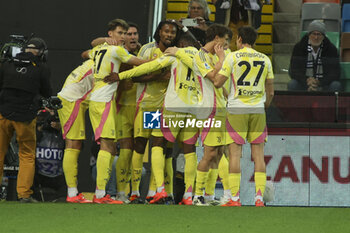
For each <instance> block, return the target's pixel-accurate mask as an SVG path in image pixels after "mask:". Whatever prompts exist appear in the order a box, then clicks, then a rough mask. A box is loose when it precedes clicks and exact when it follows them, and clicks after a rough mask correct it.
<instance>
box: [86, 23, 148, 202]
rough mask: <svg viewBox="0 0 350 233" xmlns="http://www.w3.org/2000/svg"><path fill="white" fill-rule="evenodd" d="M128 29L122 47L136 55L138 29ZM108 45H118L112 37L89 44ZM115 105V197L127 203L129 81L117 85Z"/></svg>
mask: <svg viewBox="0 0 350 233" xmlns="http://www.w3.org/2000/svg"><path fill="white" fill-rule="evenodd" d="M128 24H129V29H128V31H127V32H126V35H125V43H124V47H125V48H126V50H128V52H129V53H131V54H133V55H137V53H138V51H139V49H140V47H141V45H140V43H139V28H138V26H137V25H136V24H135V23H131V22H128ZM105 42H106V43H108V44H109V45H118V42H117V41H116V40H115V39H113V38H112V37H99V38H97V39H95V40H93V41H92V42H91V45H92V46H93V47H95V46H97V45H100V44H103V43H105ZM132 67H133V66H131V65H128V64H126V63H123V64H121V66H120V72H121V71H124V70H128V69H131V68H132ZM116 104H117V138H118V143H119V144H120V153H119V157H118V160H117V163H116V178H117V196H116V200H119V201H123V202H124V203H128V202H129V199H128V198H127V192H128V191H129V187H128V185H129V183H130V177H131V157H132V151H133V144H134V137H133V135H134V118H135V111H136V84H135V83H133V81H131V80H123V81H121V82H120V83H119V86H118V89H117V96H116Z"/></svg>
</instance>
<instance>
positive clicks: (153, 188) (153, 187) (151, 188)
mask: <svg viewBox="0 0 350 233" xmlns="http://www.w3.org/2000/svg"><path fill="white" fill-rule="evenodd" d="M156 191H157V185H156V179H154V173H153V170H152V171H151V176H150V178H149V185H148V193H149V194H150V193H152V195H151V196H154V194H155V193H156ZM147 196H148V194H147Z"/></svg>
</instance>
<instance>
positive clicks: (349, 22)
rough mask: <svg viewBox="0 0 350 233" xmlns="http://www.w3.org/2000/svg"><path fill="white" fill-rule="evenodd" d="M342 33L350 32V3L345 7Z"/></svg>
mask: <svg viewBox="0 0 350 233" xmlns="http://www.w3.org/2000/svg"><path fill="white" fill-rule="evenodd" d="M342 32H350V3H347V4H344V5H343V14H342Z"/></svg>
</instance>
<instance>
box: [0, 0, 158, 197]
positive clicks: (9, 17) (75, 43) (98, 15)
mask: <svg viewBox="0 0 350 233" xmlns="http://www.w3.org/2000/svg"><path fill="white" fill-rule="evenodd" d="M151 5H152V4H151V3H150V1H146V0H128V1H108V0H100V1H98V2H97V1H92V0H84V1H83V0H76V1H67V0H62V1H44V0H31V1H26V0H11V1H3V2H2V4H1V9H2V11H1V16H0V25H2V26H1V30H0V45H2V44H4V43H6V42H9V40H10V39H9V35H11V34H21V35H25V36H29V35H30V34H31V33H35V36H37V37H41V38H43V39H44V40H45V41H46V42H47V44H48V48H49V61H48V63H49V66H50V68H51V79H52V85H53V90H54V94H56V93H57V92H58V91H59V90H60V89H61V87H62V85H63V83H64V81H65V79H66V77H67V76H68V74H69V73H70V72H71V71H72V70H73V69H74V68H76V67H77V66H78V65H80V64H81V63H82V59H81V57H80V54H81V52H83V51H84V50H86V49H89V48H90V47H91V45H90V42H91V41H92V40H93V39H94V38H96V37H100V36H107V23H108V21H110V20H112V19H115V18H122V19H125V20H126V21H132V22H134V23H136V24H138V25H139V27H140V42H141V43H146V42H147V41H146V40H147V33H148V31H149V30H148V28H149V26H148V24H149V11H150V7H151ZM89 127H90V126H88V129H87V139H88V140H87V141H86V142H85V145H84V149H83V151H82V153H81V155H80V159H79V190H80V191H92V190H94V183H93V182H92V179H91V178H90V177H91V175H90V168H89V159H90V145H91V143H90V138H91V135H92V132H91V127H90V128H89Z"/></svg>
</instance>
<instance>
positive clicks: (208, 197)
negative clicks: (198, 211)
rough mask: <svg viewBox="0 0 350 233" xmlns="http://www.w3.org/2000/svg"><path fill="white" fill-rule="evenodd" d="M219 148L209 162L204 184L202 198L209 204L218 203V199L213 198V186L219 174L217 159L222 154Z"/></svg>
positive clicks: (218, 159)
mask: <svg viewBox="0 0 350 233" xmlns="http://www.w3.org/2000/svg"><path fill="white" fill-rule="evenodd" d="M221 148H222V147H221ZM221 148H219V149H218V155H217V156H216V157H215V158H214V159H213V161H212V162H211V164H210V168H209V173H208V179H207V181H206V185H205V195H204V200H205V202H206V203H208V204H209V205H214V206H215V205H218V204H220V202H219V201H216V200H215V186H216V181H217V179H218V174H219V170H218V167H219V161H220V159H221V155H222V149H221Z"/></svg>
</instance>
